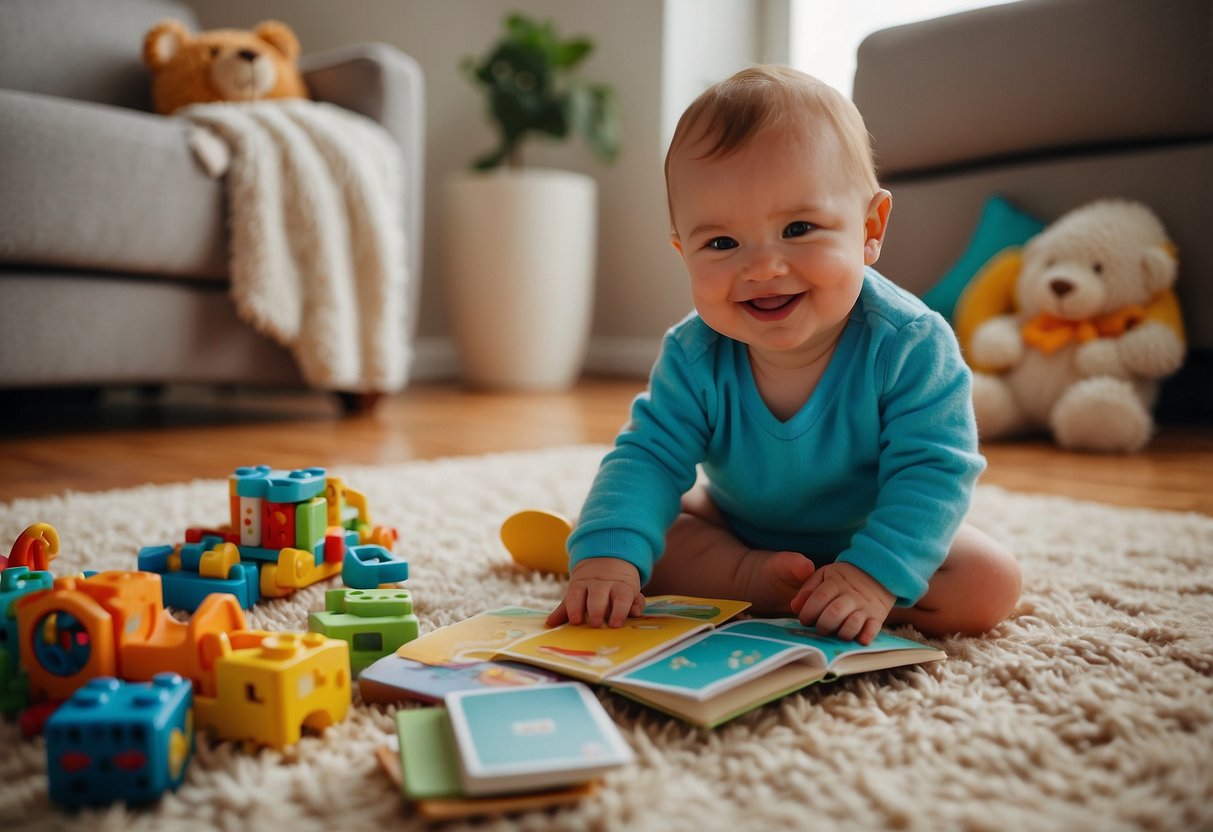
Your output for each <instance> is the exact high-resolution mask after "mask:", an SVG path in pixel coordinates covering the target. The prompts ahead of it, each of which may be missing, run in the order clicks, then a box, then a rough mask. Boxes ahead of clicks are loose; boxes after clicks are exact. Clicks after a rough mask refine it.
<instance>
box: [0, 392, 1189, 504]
mask: <svg viewBox="0 0 1213 832" xmlns="http://www.w3.org/2000/svg"><path fill="white" fill-rule="evenodd" d="M642 388H643V382H642V381H638V380H625V381H620V380H588V381H585V382H582V383H581V384H580V385H578V387H577V388H576V389H575V390H573V391H572V392H569V393H558V394H518V393H477V392H470V391H466V390H463V389H461V388H460V387H457V386H455V385H418V386H414V387H412V388H410V389H408V390H406V391H405V392H404V393H402V394H400V395H398V396H394V397H392V398H390V399H386V400H384V401H383V402H382V403H381V404H380V406H379V408H378V409H377V410H375V411H374V412H373V413H371V414H368V415H361V416H353V417H346V416H343V415H342V414H341V412H340V410H339V408H338V407H337V405H336V403H335V402H334V401H333V400H331V399H329V398H328V397H325V396H321V395H309V394H297V393H258V394H253V393H248V392H241V393H215V392H213V391H210V390H201V389H188V388H186V389H180V390H172V391H170V392H169V393H168V394H167V395H166V396H163V397H161V398H158V399H155V400H145V399H143V398H142V397H140V396H138V395H136V394H135V393H133V392H118V393H109V394H107V395H106V396H105V397H104V399H103V400H102V401H101V402H100V403H97V404H90V405H88V406H80V405H78V404H72V406H68V404H63V403H61V404H60V405H58V406H47V405H46V403H45V402H43V403H39V404H36V405H31V404H27V403H21V402H18V403H13V402H11V401H9V402H7V407H5V408H4V415H3V421H0V500H2V501H9V500H13V499H16V498H21V497H43V496H47V495H51V494H56V493H61V492H63V491H66V490H69V489H71V490H76V491H96V490H101V489H107V488H115V487H122V486H131V485H138V484H141V483H146V482H153V483H166V482H176V481H182V480H189V479H194V478H198V477H206V478H219V477H225V476H227V475H228V474H229V473H230V472H231V470H232V469H233V468H235V467H237V466H239V465H250V464H257V463H262V462H264V463H267V464H270V465H272V466H274V467H275V468H298V467H309V466H317V465H318V466H324V467H326V468H330V469H340V468H341V467H342V466H343V465H354V464H373V463H393V462H405V461H408V460H415V459H431V458H435V457H441V456H453V455H463V454H481V453H488V452H492V451H506V450H525V449H534V448H541V447H549V446H556V445H567V444H578V443H607V442H610V441H611V439H612V438H613V437H614V435H615V432H616V431H617V430H618V429H619V427H620V425H622V424H623V422H624V421H625V420H626V419H627V415H628V406H629V403H630V401H631V399H632V397H633V396H635V395H636V394H637V393H638V392H640V390H641V389H642ZM984 451H985V453H986V456H987V458H988V459H989V468H988V470H987V472H986V474H985V475H984V477H983V479H982V482H987V483H995V484H998V485H1002V486H1004V487H1006V488H1009V489H1013V490H1018V491H1036V492H1046V493H1051V494H1062V495H1068V496H1072V497H1077V498H1080V499H1088V500H1096V501H1102V502H1108V503H1114V504H1118V505H1132V506H1145V507H1151V508H1163V509H1174V510H1180V511H1197V512H1201V513H1204V514H1209V515H1213V426H1187V427H1176V428H1168V429H1165V430H1163V431H1162V432H1161V433H1160V434H1159V436H1158V437H1157V438H1156V440H1155V441H1154V443H1153V444H1152V445H1151V447H1150V448H1149V449H1147V451H1146V452H1144V453H1141V454H1136V455H1132V456H1095V455H1087V454H1073V453H1065V452H1062V451H1060V450H1058V449H1057V448H1055V447H1054V446H1053V445H1051V444H1050V443H1048V442H1044V441H1039V442H1023V443H1013V444H990V445H988V446H987V447H985V448H984Z"/></svg>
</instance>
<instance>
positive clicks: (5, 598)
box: [0, 566, 55, 666]
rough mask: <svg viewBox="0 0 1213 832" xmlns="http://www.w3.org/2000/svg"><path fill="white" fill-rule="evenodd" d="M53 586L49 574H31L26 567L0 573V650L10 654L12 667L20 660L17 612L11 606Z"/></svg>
mask: <svg viewBox="0 0 1213 832" xmlns="http://www.w3.org/2000/svg"><path fill="white" fill-rule="evenodd" d="M54 585H55V578H54V576H53V575H51V573H50V572H31V571H30V570H29V567H28V566H10V567H9V568H8V569H5V570H2V571H0V650H7V651H8V652H9V653H11V654H12V657H13V665H14V666H17V665H18V663H19V660H20V658H21V651H20V647H21V645H20V643H19V641H18V639H17V611H16V609H15V608H14V606H13V604H14V603H15V602H16V600H17V599H18V598H22V597H24V596H26V595H29V594H30V593H31V592H42V591H43V590H47V589H51V588H53V587H54Z"/></svg>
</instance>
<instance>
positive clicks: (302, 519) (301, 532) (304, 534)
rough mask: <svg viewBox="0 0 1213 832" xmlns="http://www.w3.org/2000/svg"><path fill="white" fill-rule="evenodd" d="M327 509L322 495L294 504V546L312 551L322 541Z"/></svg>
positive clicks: (327, 515) (326, 529) (326, 528)
mask: <svg viewBox="0 0 1213 832" xmlns="http://www.w3.org/2000/svg"><path fill="white" fill-rule="evenodd" d="M328 522H329V509H328V503H327V502H325V499H324V498H323V497H313V498H312V499H310V500H307V501H306V502H302V503H299V504H298V505H297V506H295V548H296V549H303V550H304V551H305V552H311V551H313V550H314V549H315V548H316V547H317V546H318V545H320V544H322V543H324V535H325V533H326V532H327V531H328Z"/></svg>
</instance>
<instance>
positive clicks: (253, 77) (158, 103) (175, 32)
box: [143, 20, 308, 115]
mask: <svg viewBox="0 0 1213 832" xmlns="http://www.w3.org/2000/svg"><path fill="white" fill-rule="evenodd" d="M298 57H299V41H298V39H297V38H296V37H295V33H294V32H293V31H292V30H291V28H290V27H289V26H287V25H286V24H285V23H279V22H278V21H276V20H267V21H264V22H263V23H258V24H257V25H256V26H255V27H254V28H253V29H252V31H245V30H242V29H212V30H210V31H207V32H198V33H197V34H190V32H189V30H188V29H186V28H185V26H184V25H183V24H182V23H180V22H179V21H176V20H163V21H161V22H160V23H157V24H156V25H155V26H154V27H153V28H152V30H151V31H150V32H148V33H147V35H146V36H145V37H144V40H143V61H144V63H146V64H147V66H148V68H149V69H151V71H152V106H153V107H154V108H155V110H156V112H158V113H162V114H164V115H168V114H169V113H172V112H174V111H176V110H178V109H180V108H181V107H184V106H186V105H187V104H203V103H210V102H215V101H258V100H261V99H265V98H307V97H308V91H307V86H306V85H305V84H304V82H303V76H302V75H301V74H300V73H299V67H298V66H297V64H296V60H297V59H298Z"/></svg>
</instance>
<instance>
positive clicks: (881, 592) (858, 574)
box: [792, 563, 896, 644]
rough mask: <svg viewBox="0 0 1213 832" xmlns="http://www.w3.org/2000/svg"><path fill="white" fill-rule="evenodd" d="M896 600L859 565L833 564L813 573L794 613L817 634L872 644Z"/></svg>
mask: <svg viewBox="0 0 1213 832" xmlns="http://www.w3.org/2000/svg"><path fill="white" fill-rule="evenodd" d="M894 600H896V599H895V598H894V596H893V593H891V592H889V591H888V590H887V589H885V588H884V587H883V586H881V584H880V582H879V581H877V580H876V579H875V578H873V577H872V576H871V575H869V574H868V573H867V572H864V571H863V570H862V569H860V568H859V567H858V566H852V565H851V564H849V563H830V564H827V565H825V566H823V567H821V568H820V569H818V570H817V571H816V572H814V573H813V575H812V577H810V578H809V579H808V580H807V581H805V582H804V586H802V587H801V588H800V592H798V593H796V597H795V598H793V599H792V611H793V612H795V613H796V614H797V615H798V616H799V617H800V621H801V623H802V624H805V625H811V624H814V623H816V625H817V632H819V633H823V634H825V635H831V634H832V635H836V636H838V638H841V639H846V640H848V641H849V640H852V639H853V640H855V641H858V642H859V643H860V644H871V643H872V639H874V638H876V634H877V633H879V632H880V628H881V626H882V625H883V624H884V620H885V619H886V618H887V617H888V615H889V610H891V609H892V608H893V601H894Z"/></svg>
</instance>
